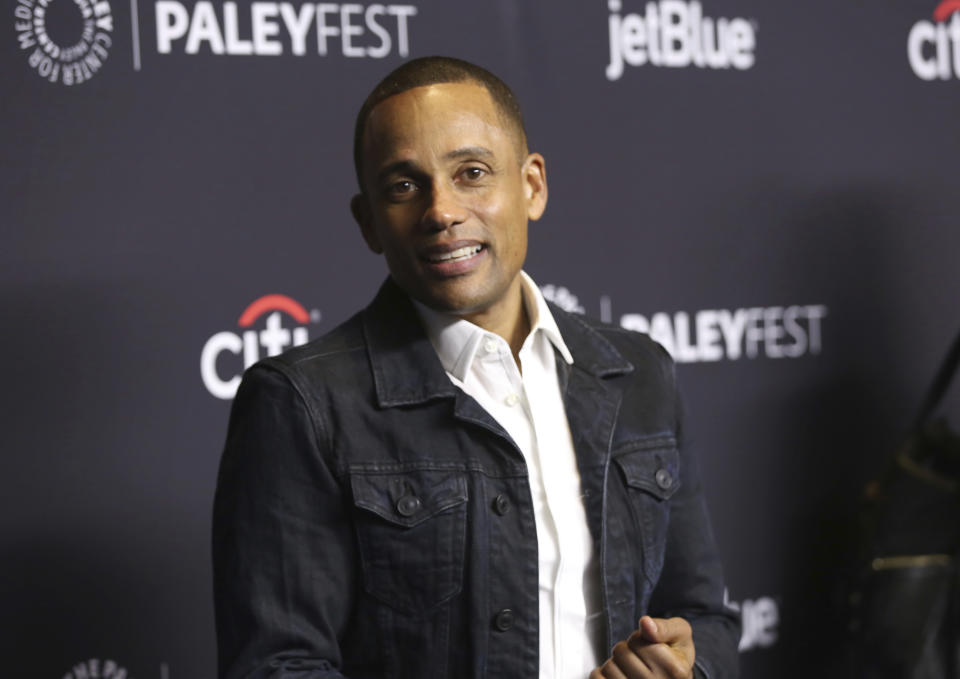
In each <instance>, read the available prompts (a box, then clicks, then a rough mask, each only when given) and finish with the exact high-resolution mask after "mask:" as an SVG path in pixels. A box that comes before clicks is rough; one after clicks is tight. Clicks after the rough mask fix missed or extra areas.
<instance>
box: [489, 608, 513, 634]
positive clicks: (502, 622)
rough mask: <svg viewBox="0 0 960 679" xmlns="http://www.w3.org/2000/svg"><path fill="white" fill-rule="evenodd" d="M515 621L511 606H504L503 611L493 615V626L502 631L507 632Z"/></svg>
mask: <svg viewBox="0 0 960 679" xmlns="http://www.w3.org/2000/svg"><path fill="white" fill-rule="evenodd" d="M513 621H514V616H513V611H511V610H510V609H509V608H504V609H503V610H502V611H500V612H499V613H497V614H496V615H495V616H493V626H494V627H495V628H496V629H498V630H500V631H501V632H506V631H507V630H508V629H510V628H511V627H513Z"/></svg>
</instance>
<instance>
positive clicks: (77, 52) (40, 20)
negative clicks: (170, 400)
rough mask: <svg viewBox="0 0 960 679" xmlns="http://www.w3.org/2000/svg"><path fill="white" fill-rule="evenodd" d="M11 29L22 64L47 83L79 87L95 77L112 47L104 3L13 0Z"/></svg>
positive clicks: (108, 13)
mask: <svg viewBox="0 0 960 679" xmlns="http://www.w3.org/2000/svg"><path fill="white" fill-rule="evenodd" d="M13 16H14V28H15V29H16V31H17V40H18V41H19V42H20V49H21V50H23V51H25V52H27V54H28V56H27V63H29V64H30V67H31V68H33V70H35V71H36V72H37V74H38V75H40V77H42V78H44V79H45V80H48V81H50V82H52V83H57V82H59V83H62V84H64V85H79V84H80V83H84V82H86V81H88V80H90V78H92V77H93V76H95V75H96V74H97V73H98V72H99V71H100V69H101V68H103V64H104V62H105V61H106V60H107V56H108V55H109V50H110V47H112V46H113V14H112V12H111V11H110V3H109V2H108V1H107V0H17V4H16V5H15V6H14V9H13Z"/></svg>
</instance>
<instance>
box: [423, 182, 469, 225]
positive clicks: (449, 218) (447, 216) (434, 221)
mask: <svg viewBox="0 0 960 679" xmlns="http://www.w3.org/2000/svg"><path fill="white" fill-rule="evenodd" d="M465 219H466V214H465V210H464V208H463V205H462V204H461V203H460V199H459V197H458V196H457V194H456V191H455V189H454V188H453V187H452V186H449V185H446V184H444V183H443V182H434V183H433V185H432V186H431V187H430V196H429V202H428V203H427V205H426V209H425V210H424V213H423V217H422V219H421V222H422V224H423V226H424V227H426V228H428V229H430V230H433V231H445V230H446V229H449V228H451V227H454V226H456V225H457V224H460V223H461V222H463V221H464V220H465Z"/></svg>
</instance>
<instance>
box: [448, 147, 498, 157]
mask: <svg viewBox="0 0 960 679" xmlns="http://www.w3.org/2000/svg"><path fill="white" fill-rule="evenodd" d="M467 156H480V157H481V158H491V157H493V151H491V150H490V149H488V148H485V147H483V146H464V147H462V148H459V149H455V150H453V151H450V152H449V153H447V154H446V155H444V156H443V157H444V158H446V159H447V160H456V159H458V158H464V157H467Z"/></svg>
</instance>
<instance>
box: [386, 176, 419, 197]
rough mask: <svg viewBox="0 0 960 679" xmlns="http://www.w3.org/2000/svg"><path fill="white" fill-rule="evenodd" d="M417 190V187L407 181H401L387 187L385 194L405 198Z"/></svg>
mask: <svg viewBox="0 0 960 679" xmlns="http://www.w3.org/2000/svg"><path fill="white" fill-rule="evenodd" d="M416 190H417V185H416V184H414V183H413V182H412V181H410V180H409V179H401V180H400V181H398V182H394V183H393V184H390V185H389V186H388V187H387V193H388V194H390V195H391V196H407V195H409V194H411V193H413V192H414V191H416Z"/></svg>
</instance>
